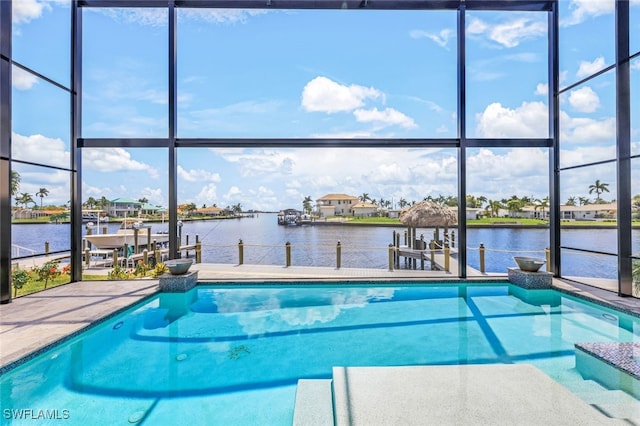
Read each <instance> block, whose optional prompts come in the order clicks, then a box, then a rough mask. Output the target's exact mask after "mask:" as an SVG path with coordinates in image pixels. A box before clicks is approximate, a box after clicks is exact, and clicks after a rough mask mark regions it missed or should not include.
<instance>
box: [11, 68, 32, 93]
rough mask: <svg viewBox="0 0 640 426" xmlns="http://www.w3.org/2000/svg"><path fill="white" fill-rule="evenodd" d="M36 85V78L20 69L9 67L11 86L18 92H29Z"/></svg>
mask: <svg viewBox="0 0 640 426" xmlns="http://www.w3.org/2000/svg"><path fill="white" fill-rule="evenodd" d="M36 84H38V78H37V77H36V76H35V75H33V74H31V73H29V72H26V71H25V70H23V69H22V68H19V67H16V66H13V67H11V85H12V86H13V87H15V88H16V89H18V90H29V89H31V88H32V87H33V86H35V85H36Z"/></svg>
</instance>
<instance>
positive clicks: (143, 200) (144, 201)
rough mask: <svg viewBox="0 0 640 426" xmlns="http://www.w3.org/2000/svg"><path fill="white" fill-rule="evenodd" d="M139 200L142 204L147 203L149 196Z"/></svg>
mask: <svg viewBox="0 0 640 426" xmlns="http://www.w3.org/2000/svg"><path fill="white" fill-rule="evenodd" d="M138 201H139V202H141V203H142V204H146V203H148V202H149V200H148V199H147V197H142V198H139V199H138Z"/></svg>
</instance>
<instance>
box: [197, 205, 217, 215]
mask: <svg viewBox="0 0 640 426" xmlns="http://www.w3.org/2000/svg"><path fill="white" fill-rule="evenodd" d="M196 214H198V215H201V216H220V215H222V209H221V208H220V207H217V206H210V207H203V208H201V209H198V210H196Z"/></svg>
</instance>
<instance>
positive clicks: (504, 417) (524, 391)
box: [333, 364, 619, 426]
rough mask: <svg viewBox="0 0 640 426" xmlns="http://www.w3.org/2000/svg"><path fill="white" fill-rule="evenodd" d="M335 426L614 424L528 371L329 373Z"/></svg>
mask: <svg viewBox="0 0 640 426" xmlns="http://www.w3.org/2000/svg"><path fill="white" fill-rule="evenodd" d="M333 389H334V408H335V419H336V425H337V426H341V425H353V426H358V425H364V426H370V425H567V424H573V425H605V424H619V421H618V420H615V419H611V418H609V417H607V416H606V415H604V414H603V413H601V412H600V411H598V410H596V409H595V408H593V407H592V406H590V405H589V404H587V403H586V402H584V401H583V400H581V399H580V398H578V397H577V396H576V395H574V394H572V393H571V392H570V391H569V390H567V389H566V388H565V387H564V386H562V385H560V384H558V383H557V382H555V381H553V380H552V379H551V378H550V377H549V376H547V375H546V374H544V373H543V372H542V371H540V370H538V369H537V368H535V367H534V366H532V365H528V364H517V365H513V364H509V365H495V364H492V365H443V366H415V367H334V369H333Z"/></svg>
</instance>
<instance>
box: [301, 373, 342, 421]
mask: <svg viewBox="0 0 640 426" xmlns="http://www.w3.org/2000/svg"><path fill="white" fill-rule="evenodd" d="M310 425H313V426H333V393H332V390H331V379H301V380H298V387H297V389H296V402H295V407H294V410H293V426H310Z"/></svg>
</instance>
